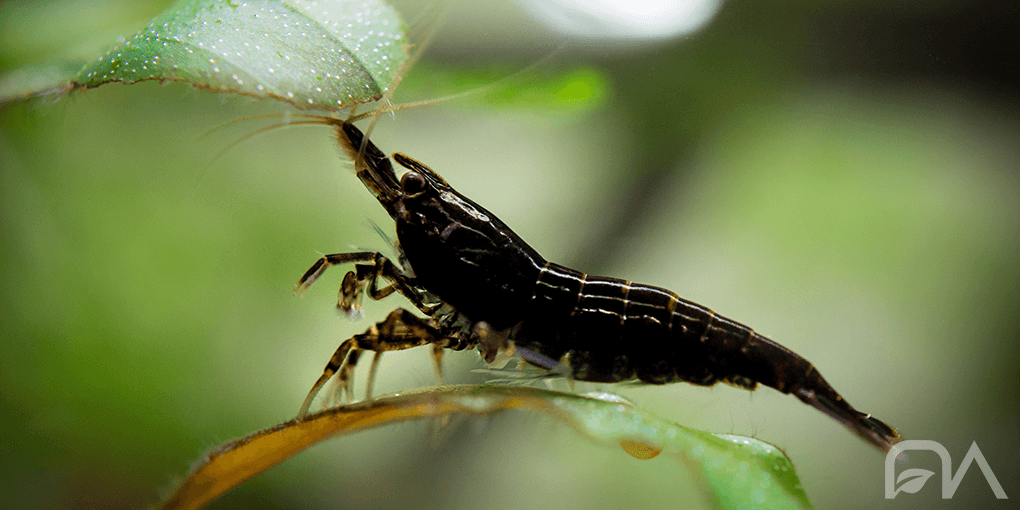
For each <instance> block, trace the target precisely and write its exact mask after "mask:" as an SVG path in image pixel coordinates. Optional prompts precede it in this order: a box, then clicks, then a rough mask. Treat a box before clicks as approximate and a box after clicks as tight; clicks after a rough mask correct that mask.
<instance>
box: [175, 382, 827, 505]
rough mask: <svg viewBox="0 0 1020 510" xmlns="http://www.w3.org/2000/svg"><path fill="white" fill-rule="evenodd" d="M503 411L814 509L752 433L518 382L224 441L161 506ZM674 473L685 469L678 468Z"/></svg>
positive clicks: (735, 500) (731, 490)
mask: <svg viewBox="0 0 1020 510" xmlns="http://www.w3.org/2000/svg"><path fill="white" fill-rule="evenodd" d="M509 409H519V410H528V411H538V412H542V413H545V414H548V415H549V416H551V417H553V418H555V419H557V420H559V421H561V422H563V423H564V424H566V425H568V426H569V427H571V428H572V429H573V430H575V431H576V432H577V433H578V434H580V435H582V436H585V437H587V438H589V439H592V440H594V441H597V442H600V443H603V444H607V445H617V446H620V447H622V448H623V449H624V451H626V452H627V453H628V454H630V455H631V456H633V457H635V458H637V459H650V458H653V457H656V456H658V455H659V454H660V453H663V452H666V453H667V454H669V455H670V456H672V457H674V458H676V459H677V460H680V461H682V462H683V463H684V464H685V465H687V466H688V467H689V469H690V470H691V472H692V473H693V474H694V475H695V476H696V477H698V478H700V479H702V480H703V481H705V482H706V483H705V484H704V485H705V486H706V489H707V490H706V493H707V495H708V497H709V498H710V499H711V500H712V502H713V503H715V505H716V506H717V507H719V508H724V509H731V508H732V509H738V508H772V509H782V508H809V507H810V506H811V503H810V502H809V501H808V499H807V495H806V494H805V493H804V490H803V489H802V488H801V485H800V481H799V480H798V479H797V474H796V471H795V470H794V468H793V465H792V464H791V463H790V460H789V459H788V458H787V457H786V456H785V455H784V454H783V452H781V451H780V450H779V449H778V448H776V447H775V446H772V445H770V444H768V443H765V442H762V441H759V440H757V439H753V438H749V437H741V436H734V435H729V434H711V433H708V432H701V431H697V430H691V429H688V428H685V427H682V426H680V425H676V424H673V423H669V422H666V421H663V420H660V419H658V418H656V417H654V416H652V415H650V414H648V413H646V412H644V411H641V410H639V409H637V408H635V407H634V406H633V405H631V404H630V403H629V402H627V401H626V400H624V399H622V398H620V397H617V396H615V395H609V394H605V393H599V394H590V395H587V396H580V395H575V394H571V393H560V392H554V391H547V390H542V389H537V388H527V387H521V386H497V385H482V386H471V385H466V386H442V387H437V388H423V389H420V390H415V391H410V392H403V393H400V394H394V395H389V396H383V397H378V398H376V399H374V400H372V401H367V402H359V403H356V404H352V405H348V406H342V407H338V408H333V409H329V410H326V411H323V412H320V413H316V414H313V415H310V416H309V417H308V418H307V419H305V420H304V421H300V422H299V421H296V420H291V421H289V422H286V423H283V424H280V425H277V426H275V427H271V428H269V429H266V430H263V431H259V432H256V433H254V434H251V435H249V436H247V437H245V438H242V439H237V440H234V441H229V442H227V443H224V444H223V445H221V446H220V447H219V448H217V449H215V450H213V451H212V452H210V453H208V454H206V455H205V457H204V458H203V459H202V460H201V461H200V462H199V463H198V465H197V466H196V467H195V468H194V469H193V470H192V472H191V473H190V474H189V475H188V478H187V479H186V480H184V481H183V482H182V483H181V485H179V486H178V487H177V488H176V490H175V491H174V492H173V494H171V495H170V496H169V498H168V499H167V500H166V501H165V502H164V503H163V505H162V508H163V509H164V510H169V509H195V508H201V507H203V506H204V505H206V504H207V503H208V502H210V501H212V500H213V499H215V498H216V497H218V496H220V495H221V494H223V493H224V492H226V491H228V490H230V489H232V488H234V487H236V486H237V485H239V484H241V483H242V482H244V481H245V480H247V479H249V478H251V477H253V476H255V475H257V474H259V473H261V472H263V471H265V470H267V469H269V468H271V467H272V466H274V465H276V464H278V463H280V462H283V461H284V460H286V459H287V458H289V457H291V456H293V455H296V454H298V453H300V452H301V451H303V450H305V449H307V448H308V447H310V446H312V445H314V444H317V443H319V442H321V441H324V440H326V439H330V438H332V437H335V436H337V435H344V434H352V433H355V432H359V431H362V430H366V429H369V428H374V427H380V426H384V425H389V424H393V423H399V422H403V421H409V420H420V419H426V418H437V417H444V416H449V415H451V414H475V415H488V414H492V413H495V412H500V411H504V410H509ZM677 476H685V474H684V473H683V472H682V471H680V472H678V473H677ZM391 489H398V487H397V486H396V485H394V486H393V487H391Z"/></svg>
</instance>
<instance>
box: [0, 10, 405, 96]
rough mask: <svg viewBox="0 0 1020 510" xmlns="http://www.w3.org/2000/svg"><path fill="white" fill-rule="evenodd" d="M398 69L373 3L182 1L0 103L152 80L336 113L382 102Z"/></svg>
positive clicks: (392, 26) (390, 32) (394, 42)
mask: <svg viewBox="0 0 1020 510" xmlns="http://www.w3.org/2000/svg"><path fill="white" fill-rule="evenodd" d="M406 60H407V52H406V36H405V34H404V26H403V24H402V22H401V21H400V19H399V17H398V16H397V13H396V12H395V11H394V10H393V9H392V8H391V7H389V6H388V5H386V4H384V3H383V2H381V1H379V0H319V1H306V0H261V1H258V0H256V1H226V0H181V1H179V2H177V3H176V4H174V5H173V6H171V7H170V8H169V9H167V10H166V11H164V12H162V13H161V14H159V15H158V16H156V17H155V18H153V20H152V21H151V22H149V24H148V26H146V27H145V28H143V29H142V30H140V31H139V32H138V33H136V34H135V35H134V36H133V37H131V38H128V39H125V40H122V41H120V42H119V43H118V44H116V45H115V46H114V47H113V48H111V49H110V50H109V51H107V52H106V54H105V55H103V56H101V57H98V58H96V59H95V60H93V61H92V62H88V63H85V64H84V65H82V66H81V67H79V68H78V71H77V73H76V74H74V75H73V76H71V77H70V78H69V81H57V80H56V79H54V78H53V77H49V79H47V80H37V81H38V83H40V84H41V85H39V86H45V88H38V87H39V86H32V85H31V82H30V81H26V79H25V78H21V79H20V80H19V81H17V83H9V82H8V83H7V84H6V85H5V87H4V88H2V89H0V97H5V98H12V97H18V96H24V95H26V94H27V93H31V94H37V95H38V94H45V93H53V94H64V93H67V92H69V91H71V90H75V89H81V88H93V87H98V86H100V85H103V84H106V83H110V82H114V81H117V82H123V83H136V82H139V81H143V80H158V81H184V82H188V83H191V84H192V85H194V86H196V87H199V88H205V89H210V90H213V91H218V92H233V93H238V94H244V95H248V96H253V97H258V98H267V97H270V98H274V99H280V100H283V101H287V102H289V103H291V104H293V105H294V106H297V107H299V108H315V109H327V110H339V109H342V108H346V107H349V106H352V105H355V104H359V103H364V102H369V101H374V100H376V99H379V98H380V97H382V95H383V94H384V93H385V92H386V91H387V90H388V87H389V85H390V83H392V82H393V79H394V77H395V76H396V75H397V73H398V72H399V71H400V70H401V66H402V65H403V64H404V62H405V61H406ZM62 69H66V67H63V68H62ZM63 78H64V79H65V80H66V79H67V78H66V76H65V77H63Z"/></svg>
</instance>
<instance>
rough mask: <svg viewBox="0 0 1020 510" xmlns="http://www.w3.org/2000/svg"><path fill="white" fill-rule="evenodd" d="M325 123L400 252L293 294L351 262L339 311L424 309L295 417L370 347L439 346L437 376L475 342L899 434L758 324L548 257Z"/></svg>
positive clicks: (374, 342)
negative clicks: (387, 220) (384, 305)
mask: <svg viewBox="0 0 1020 510" xmlns="http://www.w3.org/2000/svg"><path fill="white" fill-rule="evenodd" d="M322 122H323V123H328V124H331V125H333V126H335V128H336V134H337V139H338V141H339V144H340V146H341V147H342V148H343V149H344V151H345V152H346V153H347V154H348V155H349V156H350V158H351V159H352V160H353V161H354V162H355V170H356V172H357V176H358V178H360V179H361V181H362V182H363V183H364V184H365V186H367V187H368V189H369V190H370V191H371V192H372V193H373V194H374V195H375V197H376V198H377V199H378V200H379V203H380V204H382V206H383V207H384V208H385V209H386V211H387V212H388V213H389V215H390V216H391V217H392V218H393V220H394V221H395V222H396V231H397V243H396V244H397V253H398V256H397V260H396V261H392V260H390V259H389V258H387V257H385V256H383V255H382V254H380V253H375V252H356V253H342V254H334V255H326V256H324V257H322V258H321V259H319V260H318V261H317V262H316V263H315V265H313V266H312V267H311V269H309V270H308V272H307V273H305V275H304V276H303V277H302V278H301V280H300V281H299V282H298V285H297V289H299V290H302V289H304V288H306V287H307V286H308V285H311V284H312V282H314V281H315V279H316V278H318V277H319V276H320V275H321V274H322V272H323V271H324V270H325V269H326V268H328V267H329V266H332V265H336V264H346V263H355V266H354V270H352V271H350V272H349V273H348V274H347V276H346V277H345V278H344V280H343V284H342V288H341V290H340V296H339V302H338V306H339V307H340V308H342V309H344V310H346V311H348V312H353V311H356V310H357V309H358V307H359V306H360V305H359V301H360V299H361V297H362V295H363V293H364V292H365V290H366V288H367V292H368V295H369V297H370V298H372V299H381V298H383V297H386V296H388V295H390V294H392V293H393V292H398V293H400V294H402V295H403V296H404V297H405V298H407V299H408V300H409V301H410V302H411V303H412V304H413V305H414V306H415V307H416V308H417V309H418V310H419V311H421V312H422V314H423V315H424V317H419V316H418V315H415V314H413V313H411V312H409V311H407V310H404V309H397V310H394V311H393V312H391V313H390V314H389V315H388V316H387V317H386V319H385V320H383V321H382V322H379V323H377V324H375V325H373V326H371V327H370V328H368V330H367V331H365V332H364V333H362V334H359V335H354V336H353V337H351V338H350V339H348V340H346V341H344V342H343V343H342V344H341V345H340V347H339V348H338V349H337V351H336V353H335V354H334V355H333V357H332V358H331V359H330V361H329V364H328V365H327V366H326V369H325V370H324V372H323V375H322V376H321V377H320V378H319V380H318V381H317V382H316V384H315V385H314V387H313V388H312V391H311V392H310V393H309V394H308V397H307V398H306V399H305V402H304V404H303V406H302V408H301V411H300V413H299V415H298V416H299V418H303V417H304V416H305V415H306V413H307V412H308V408H309V406H310V405H311V403H312V401H313V399H314V398H315V396H316V394H317V393H318V392H319V390H320V389H321V388H322V386H323V385H324V384H325V383H326V382H327V381H328V380H329V378H330V377H332V376H333V375H334V374H337V373H339V376H338V377H340V384H341V385H343V386H344V387H346V388H349V387H350V382H351V375H352V371H353V368H354V365H355V363H356V362H357V359H358V355H359V353H361V352H362V351H366V350H368V351H375V352H376V358H375V360H378V356H379V354H380V353H382V352H385V351H393V350H401V349H408V348H411V347H416V346H422V345H431V346H432V348H433V354H434V357H435V360H436V362H437V370H438V368H439V367H440V366H441V365H440V364H439V362H440V360H441V357H442V352H443V349H456V350H460V349H467V348H474V347H478V349H479V352H480V353H481V354H482V356H483V357H485V358H487V359H488V360H490V361H491V359H492V358H493V357H494V356H495V354H496V353H497V352H500V351H507V350H510V349H513V350H514V351H515V352H517V353H519V354H521V356H522V358H523V359H524V360H525V361H527V362H528V363H531V364H533V365H537V366H538V367H540V368H544V369H549V370H554V369H555V370H557V371H559V372H560V373H562V374H564V375H565V376H566V377H568V378H571V379H574V380H577V381H590V382H599V383H616V382H623V381H631V380H635V379H637V380H640V381H641V382H644V383H650V384H667V383H673V382H687V383H691V384H696V385H699V386H711V385H713V384H716V383H719V382H722V383H726V384H729V385H732V386H736V387H738V388H743V389H747V390H753V389H755V388H756V387H757V385H758V384H763V385H765V386H769V387H771V388H775V389H776V390H779V391H781V392H783V393H788V394H793V395H795V396H796V397H797V398H799V399H800V400H801V401H803V402H804V403H806V404H808V405H810V406H812V407H814V408H816V409H818V410H820V411H822V412H823V413H825V414H827V415H829V416H830V417H832V418H833V419H835V420H836V421H838V422H840V423H842V424H843V425H845V426H846V427H847V428H849V429H850V430H851V431H853V432H854V433H855V434H857V435H858V436H860V437H862V438H863V439H865V440H867V441H869V442H870V443H872V444H874V445H875V446H877V447H878V448H881V449H882V450H889V449H890V448H891V447H892V445H893V444H894V443H895V442H897V441H898V440H899V439H900V436H899V434H898V433H897V432H896V431H895V430H893V429H892V428H891V427H889V426H888V425H886V424H885V423H883V422H881V421H879V420H878V419H875V418H873V417H872V416H871V415H869V414H865V413H862V412H859V411H857V410H856V409H854V408H853V407H851V406H850V404H848V403H847V401H846V400H845V399H843V397H841V396H840V395H839V393H837V392H836V390H834V389H833V388H832V386H830V385H829V383H827V382H826V381H825V379H824V378H823V377H822V375H821V374H820V373H818V370H816V369H815V367H814V365H812V364H811V363H809V362H808V361H807V360H806V359H804V358H802V357H801V356H799V355H797V354H796V353H794V352H792V351H790V350H789V349H787V348H785V347H783V346H781V345H779V344H777V343H776V342H773V341H772V340H770V339H768V338H766V337H764V336H762V335H759V334H758V333H755V332H754V331H753V330H752V329H751V328H749V327H747V326H744V325H743V324H740V323H738V322H735V321H732V320H730V319H727V318H725V317H722V316H720V315H717V314H716V313H715V312H713V311H712V310H710V309H708V308H706V307H704V306H701V305H699V304H696V303H692V302H690V301H687V300H684V299H682V298H680V297H679V296H677V295H676V294H675V293H673V292H671V291H669V290H666V289H662V288H659V287H653V286H651V285H643V284H639V283H632V282H630V281H627V280H621V279H618V278H607V277H601V276H590V275H587V274H584V273H582V272H580V271H576V270H574V269H570V268H567V267H564V266H561V265H559V264H555V263H553V262H548V261H546V260H545V259H544V258H543V257H542V256H541V255H539V253H538V252H537V251H535V250H534V249H533V248H532V247H531V246H529V245H528V244H527V243H526V242H524V241H523V240H522V239H521V238H520V237H518V236H517V234H515V233H514V232H513V230H510V228H509V227H507V226H506V225H505V224H504V223H503V222H502V221H500V220H499V218H497V217H496V216H494V215H493V214H492V213H490V212H489V211H487V210H485V208H484V207H482V206H480V205H478V204H477V203H475V202H474V201H472V200H471V199H470V198H467V197H465V196H464V195H462V194H461V193H459V192H457V191H456V190H455V189H453V188H452V187H451V186H450V185H449V184H448V183H447V182H446V181H445V180H444V179H443V178H442V177H440V176H439V174H437V173H436V172H434V171H432V170H431V169H429V168H428V167H427V166H425V165H423V164H421V163H419V162H418V161H415V160H414V159H412V158H410V157H408V156H405V155H403V154H400V153H396V154H393V158H392V160H393V161H396V163H397V164H399V165H400V166H401V167H403V168H405V169H406V172H404V173H403V175H402V176H400V178H399V179H398V177H397V174H396V173H395V172H394V168H393V165H392V163H391V161H390V158H388V157H387V156H386V155H385V154H384V153H383V152H382V151H380V150H379V148H378V147H376V146H375V145H374V144H373V143H372V142H371V141H368V140H367V139H366V138H365V136H364V135H363V134H362V132H361V131H360V130H359V129H358V128H357V127H355V126H354V125H353V124H351V123H349V122H343V121H339V120H334V119H323V121H322ZM375 360H374V361H375ZM372 365H373V366H372V371H371V372H370V375H369V381H371V380H372V377H373V375H374V371H375V367H376V363H375V362H373V364H372ZM439 373H440V376H441V375H442V373H441V371H440V372H439ZM369 385H371V382H369Z"/></svg>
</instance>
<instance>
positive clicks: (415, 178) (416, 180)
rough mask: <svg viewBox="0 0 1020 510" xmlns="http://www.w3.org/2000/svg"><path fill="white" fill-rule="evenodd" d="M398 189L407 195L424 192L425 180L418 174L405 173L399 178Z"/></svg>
mask: <svg viewBox="0 0 1020 510" xmlns="http://www.w3.org/2000/svg"><path fill="white" fill-rule="evenodd" d="M400 189H401V190H403V191H404V193H407V194H408V195H416V194H418V193H421V192H422V191H425V178H424V177H422V176H421V174H420V173H418V172H407V173H406V174H404V175H403V176H402V177H401V178H400Z"/></svg>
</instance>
